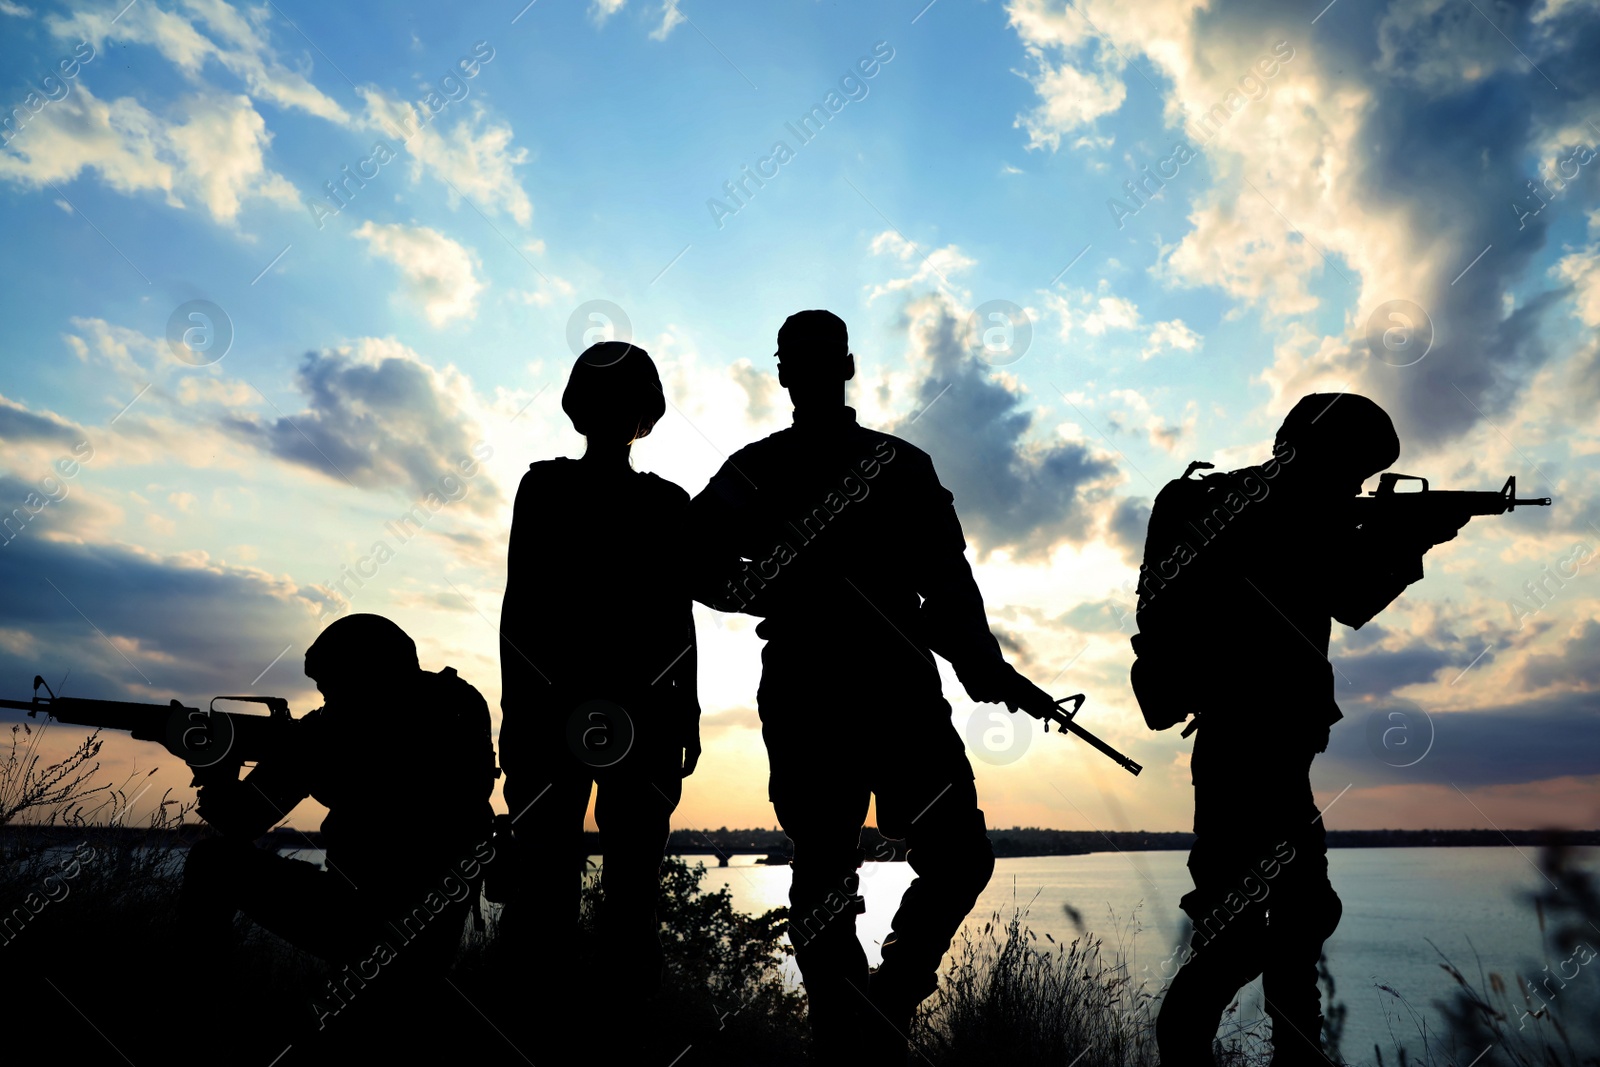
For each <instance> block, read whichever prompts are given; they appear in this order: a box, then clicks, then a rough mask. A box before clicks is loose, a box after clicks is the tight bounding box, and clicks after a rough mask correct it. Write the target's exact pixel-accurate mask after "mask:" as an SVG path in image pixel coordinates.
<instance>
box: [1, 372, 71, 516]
mask: <svg viewBox="0 0 1600 1067" xmlns="http://www.w3.org/2000/svg"><path fill="white" fill-rule="evenodd" d="M0 439H3V440H5V441H8V442H13V443H15V442H22V441H44V442H50V443H54V444H62V445H69V446H70V445H73V444H76V443H77V442H79V441H82V440H83V439H84V433H83V430H82V429H80V428H79V427H78V426H75V425H74V424H72V423H70V422H67V421H66V420H65V419H62V418H60V417H59V416H57V415H53V414H48V413H46V414H38V413H35V412H33V411H30V410H28V409H27V408H26V407H23V406H22V405H21V404H19V403H17V402H16V401H15V400H8V399H6V398H5V397H4V396H0ZM0 499H4V498H0Z"/></svg>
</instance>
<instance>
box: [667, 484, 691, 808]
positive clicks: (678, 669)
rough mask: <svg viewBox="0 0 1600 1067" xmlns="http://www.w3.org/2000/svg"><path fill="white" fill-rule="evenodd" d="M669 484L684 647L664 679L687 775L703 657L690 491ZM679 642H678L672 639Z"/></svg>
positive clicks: (671, 554) (670, 539) (672, 558)
mask: <svg viewBox="0 0 1600 1067" xmlns="http://www.w3.org/2000/svg"><path fill="white" fill-rule="evenodd" d="M666 484H667V485H668V486H669V487H670V491H669V500H668V502H667V504H666V506H665V507H664V508H663V518H664V519H665V521H666V524H667V527H668V529H667V533H666V537H665V543H666V547H667V550H668V554H667V558H666V560H665V563H666V567H667V568H668V569H670V571H669V573H668V575H667V576H668V577H669V578H670V579H671V581H672V583H673V584H672V587H671V589H672V592H671V595H672V596H673V598H674V599H675V601H676V603H677V605H678V606H679V608H680V610H681V618H682V623H681V629H680V631H679V632H680V633H681V634H682V639H683V642H684V644H678V645H677V647H678V648H680V649H682V650H683V651H682V652H681V654H680V653H679V652H677V651H676V650H674V652H673V655H675V656H676V657H677V658H676V659H675V660H673V661H672V662H671V663H670V664H669V665H668V666H667V667H666V668H665V669H666V672H667V675H666V677H665V678H663V679H662V682H663V683H664V684H666V685H669V686H670V687H671V689H672V710H673V715H674V719H675V725H676V726H677V729H678V734H679V742H678V743H679V744H680V745H681V746H682V748H683V776H684V777H685V778H687V777H688V776H689V775H690V774H692V773H694V769H695V765H696V764H697V763H698V762H699V761H700V688H699V679H700V660H699V651H700V650H699V647H698V643H697V641H696V639H695V632H694V600H693V599H691V598H692V597H693V594H694V580H693V578H692V576H691V575H692V571H693V568H690V567H687V566H685V564H684V561H686V560H687V559H688V558H689V557H690V555H691V554H692V552H693V551H694V550H693V548H692V546H691V542H692V541H693V539H694V536H695V532H694V529H693V527H692V526H691V524H690V518H689V507H690V500H689V494H688V493H686V492H684V491H683V489H682V488H681V487H680V486H677V485H673V484H672V483H670V482H668V483H666ZM673 644H677V642H673Z"/></svg>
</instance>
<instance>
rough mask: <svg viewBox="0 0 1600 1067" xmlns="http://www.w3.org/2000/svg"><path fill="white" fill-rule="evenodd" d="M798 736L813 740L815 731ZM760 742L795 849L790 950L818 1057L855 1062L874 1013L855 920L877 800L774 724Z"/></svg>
mask: <svg viewBox="0 0 1600 1067" xmlns="http://www.w3.org/2000/svg"><path fill="white" fill-rule="evenodd" d="M763 714H766V713H765V711H764V712H763ZM801 732H802V735H804V734H805V733H806V732H809V735H810V736H812V737H814V736H815V734H816V730H815V727H814V725H809V724H808V725H807V726H806V727H805V728H804V729H803V730H802V731H801ZM762 734H763V737H764V739H765V740H766V742H767V752H768V755H769V757H770V760H769V762H770V764H771V777H770V779H769V782H768V796H769V797H770V799H771V800H772V805H773V808H774V810H775V811H776V812H777V815H778V822H779V824H780V825H781V826H782V827H783V830H784V832H785V833H786V834H788V835H789V839H790V840H791V841H793V842H794V861H793V863H792V864H791V866H790V877H791V882H790V885H789V940H790V943H791V944H793V945H794V950H795V952H794V955H795V963H796V964H797V965H798V966H799V968H800V977H801V978H802V979H803V980H804V982H805V987H806V1001H807V1014H808V1016H809V1020H810V1024H811V1035H812V1055H813V1058H814V1059H815V1060H816V1061H817V1062H819V1063H829V1064H832V1063H851V1062H856V1060H857V1058H858V1056H859V1051H860V1050H859V1045H860V1027H861V1021H862V1017H863V1013H864V1012H867V1011H870V1009H869V1008H868V1006H867V999H866V998H867V954H866V953H865V952H864V951H863V950H862V948H861V942H860V941H859V940H857V938H856V916H857V915H859V914H860V913H861V912H862V910H863V904H862V900H861V897H860V895H859V894H860V886H861V878H860V867H861V862H862V858H863V853H862V851H861V827H862V824H863V823H864V822H865V821H866V818H867V805H868V802H869V800H870V797H871V794H870V792H869V790H868V786H867V782H866V781H865V779H864V778H863V777H859V776H857V775H856V774H854V773H852V769H851V760H850V759H849V758H848V755H847V754H843V753H839V752H834V753H833V754H832V755H831V757H829V756H827V755H825V754H823V753H817V752H810V751H809V748H808V746H806V745H805V741H806V737H805V736H800V737H790V736H786V734H785V732H784V731H783V730H782V729H781V728H779V729H775V728H774V727H773V726H772V725H771V723H770V722H769V723H768V724H767V725H765V726H764V727H763V729H762Z"/></svg>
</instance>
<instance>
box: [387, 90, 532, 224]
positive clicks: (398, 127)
mask: <svg viewBox="0 0 1600 1067" xmlns="http://www.w3.org/2000/svg"><path fill="white" fill-rule="evenodd" d="M361 96H362V99H363V100H365V101H366V112H365V115H364V118H363V122H364V124H365V126H366V128H367V129H369V130H372V131H374V132H377V133H383V134H386V135H389V136H391V137H396V138H397V139H400V140H403V141H404V143H405V146H406V148H407V149H409V150H410V153H411V180H412V182H417V181H419V180H421V178H422V176H423V175H424V174H427V175H429V176H431V177H433V178H436V179H437V180H439V181H441V182H444V183H445V184H446V185H447V186H448V187H449V188H448V189H447V191H446V195H447V196H448V197H449V198H450V204H451V206H452V207H455V206H456V205H457V204H458V203H459V197H463V196H464V197H466V198H467V200H469V201H471V202H472V203H473V204H475V205H478V206H479V207H481V208H482V209H483V210H485V211H489V212H493V213H500V212H504V213H505V214H507V215H510V216H511V217H512V218H513V219H515V220H516V222H517V224H518V225H519V226H526V225H528V224H529V223H531V222H532V221H533V202H532V201H531V200H529V199H528V194H527V192H526V191H525V190H524V189H523V188H522V185H521V183H519V182H518V181H517V176H516V173H515V172H514V170H513V168H514V167H517V166H520V165H521V164H523V163H526V162H527V161H528V150H527V149H526V148H518V149H515V150H513V149H512V147H511V139H512V136H513V134H512V130H511V126H510V125H509V124H508V123H505V122H494V121H492V120H490V119H489V118H488V112H487V111H485V110H484V108H483V107H482V105H480V104H477V103H476V102H475V103H474V104H473V106H472V110H471V114H470V116H463V117H461V118H459V119H457V120H456V121H455V122H454V123H453V124H452V125H451V126H450V127H449V128H448V130H444V131H441V130H440V128H438V127H436V126H434V125H432V124H431V123H430V122H429V116H427V115H426V114H425V113H424V114H419V112H418V110H417V108H416V107H414V106H413V105H412V104H410V103H409V102H407V101H403V100H395V99H393V98H391V97H388V96H385V95H384V94H383V93H381V92H379V91H378V90H376V89H372V88H364V89H362V90H361ZM404 131H411V133H410V136H409V137H402V136H401V134H403V133H404Z"/></svg>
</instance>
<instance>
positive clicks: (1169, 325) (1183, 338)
mask: <svg viewBox="0 0 1600 1067" xmlns="http://www.w3.org/2000/svg"><path fill="white" fill-rule="evenodd" d="M1199 347H1200V335H1199V334H1197V333H1195V332H1194V331H1193V330H1191V329H1189V327H1187V326H1185V325H1184V324H1183V320H1182V319H1172V320H1170V321H1168V322H1158V323H1156V324H1155V325H1154V326H1152V327H1150V334H1149V336H1148V337H1146V338H1145V345H1144V351H1142V352H1140V353H1139V358H1140V359H1149V358H1151V357H1152V356H1155V355H1158V354H1160V353H1162V352H1178V351H1182V352H1193V351H1195V350H1197V349H1198V348H1199Z"/></svg>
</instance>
